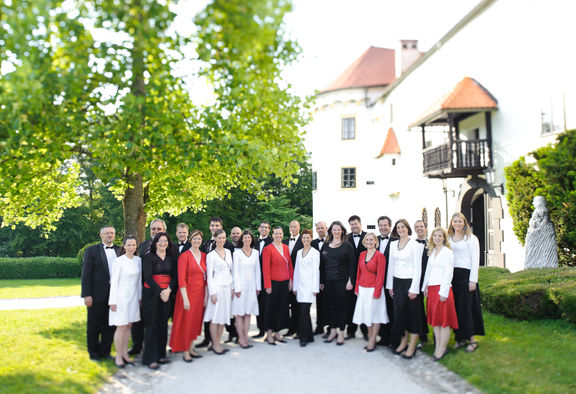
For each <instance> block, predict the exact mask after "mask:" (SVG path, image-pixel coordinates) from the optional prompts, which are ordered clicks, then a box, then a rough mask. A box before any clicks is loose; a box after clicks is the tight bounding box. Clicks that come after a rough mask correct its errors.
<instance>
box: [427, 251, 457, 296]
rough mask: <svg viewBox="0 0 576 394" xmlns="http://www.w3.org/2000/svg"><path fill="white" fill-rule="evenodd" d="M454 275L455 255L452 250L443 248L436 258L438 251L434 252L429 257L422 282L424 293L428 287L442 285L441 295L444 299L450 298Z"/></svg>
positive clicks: (439, 292)
mask: <svg viewBox="0 0 576 394" xmlns="http://www.w3.org/2000/svg"><path fill="white" fill-rule="evenodd" d="M453 274H454V253H453V252H452V250H450V248H447V247H446V246H443V247H442V249H440V252H439V253H438V256H436V249H434V250H432V253H431V254H430V256H428V265H427V266H426V273H425V274H424V281H423V282H422V291H424V289H426V287H428V286H436V285H440V291H438V294H440V295H441V296H442V297H446V298H447V297H448V293H449V292H450V287H451V286H452V275H453Z"/></svg>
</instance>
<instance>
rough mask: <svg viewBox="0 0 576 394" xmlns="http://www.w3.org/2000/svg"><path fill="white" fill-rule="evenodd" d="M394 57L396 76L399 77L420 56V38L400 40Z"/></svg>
mask: <svg viewBox="0 0 576 394" xmlns="http://www.w3.org/2000/svg"><path fill="white" fill-rule="evenodd" d="M394 57H395V61H396V64H395V66H396V78H398V77H400V76H401V75H402V74H404V71H406V70H407V69H408V67H410V66H411V65H412V64H414V62H415V61H416V60H418V58H419V57H420V51H419V50H418V40H400V41H399V42H398V46H397V48H396V50H395V52H394Z"/></svg>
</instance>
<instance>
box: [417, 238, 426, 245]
mask: <svg viewBox="0 0 576 394" xmlns="http://www.w3.org/2000/svg"><path fill="white" fill-rule="evenodd" d="M416 242H420V243H421V244H423V245H426V240H425V239H417V240H416Z"/></svg>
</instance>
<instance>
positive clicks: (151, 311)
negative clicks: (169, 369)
mask: <svg viewBox="0 0 576 394" xmlns="http://www.w3.org/2000/svg"><path fill="white" fill-rule="evenodd" d="M170 304H171V303H170V301H168V302H163V301H162V300H161V299H160V296H157V295H156V294H155V293H154V291H153V290H152V289H148V288H144V289H142V321H143V322H144V353H143V355H142V363H143V364H144V365H150V364H152V363H154V362H158V361H159V360H160V359H162V358H165V357H166V344H167V343H168V319H169V318H170V311H171V305H170Z"/></svg>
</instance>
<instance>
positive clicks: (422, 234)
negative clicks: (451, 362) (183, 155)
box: [414, 220, 428, 348]
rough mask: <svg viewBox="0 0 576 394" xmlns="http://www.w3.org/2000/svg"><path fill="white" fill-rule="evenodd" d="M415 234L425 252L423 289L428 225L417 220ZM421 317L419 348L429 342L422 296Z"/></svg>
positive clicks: (423, 255)
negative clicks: (421, 328) (422, 329)
mask: <svg viewBox="0 0 576 394" xmlns="http://www.w3.org/2000/svg"><path fill="white" fill-rule="evenodd" d="M414 232H415V233H416V241H417V242H419V243H421V244H422V245H424V250H423V251H422V275H420V287H419V289H422V284H423V283H424V274H425V273H426V266H427V265H428V239H427V238H426V237H427V236H428V229H427V228H426V223H424V221H423V220H416V222H415V223H414ZM420 315H421V316H422V317H423V319H424V322H423V327H424V332H423V333H422V334H420V343H419V344H418V347H419V348H421V347H424V346H426V343H427V342H428V321H427V320H426V312H425V310H424V295H423V294H422V311H421V313H420Z"/></svg>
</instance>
